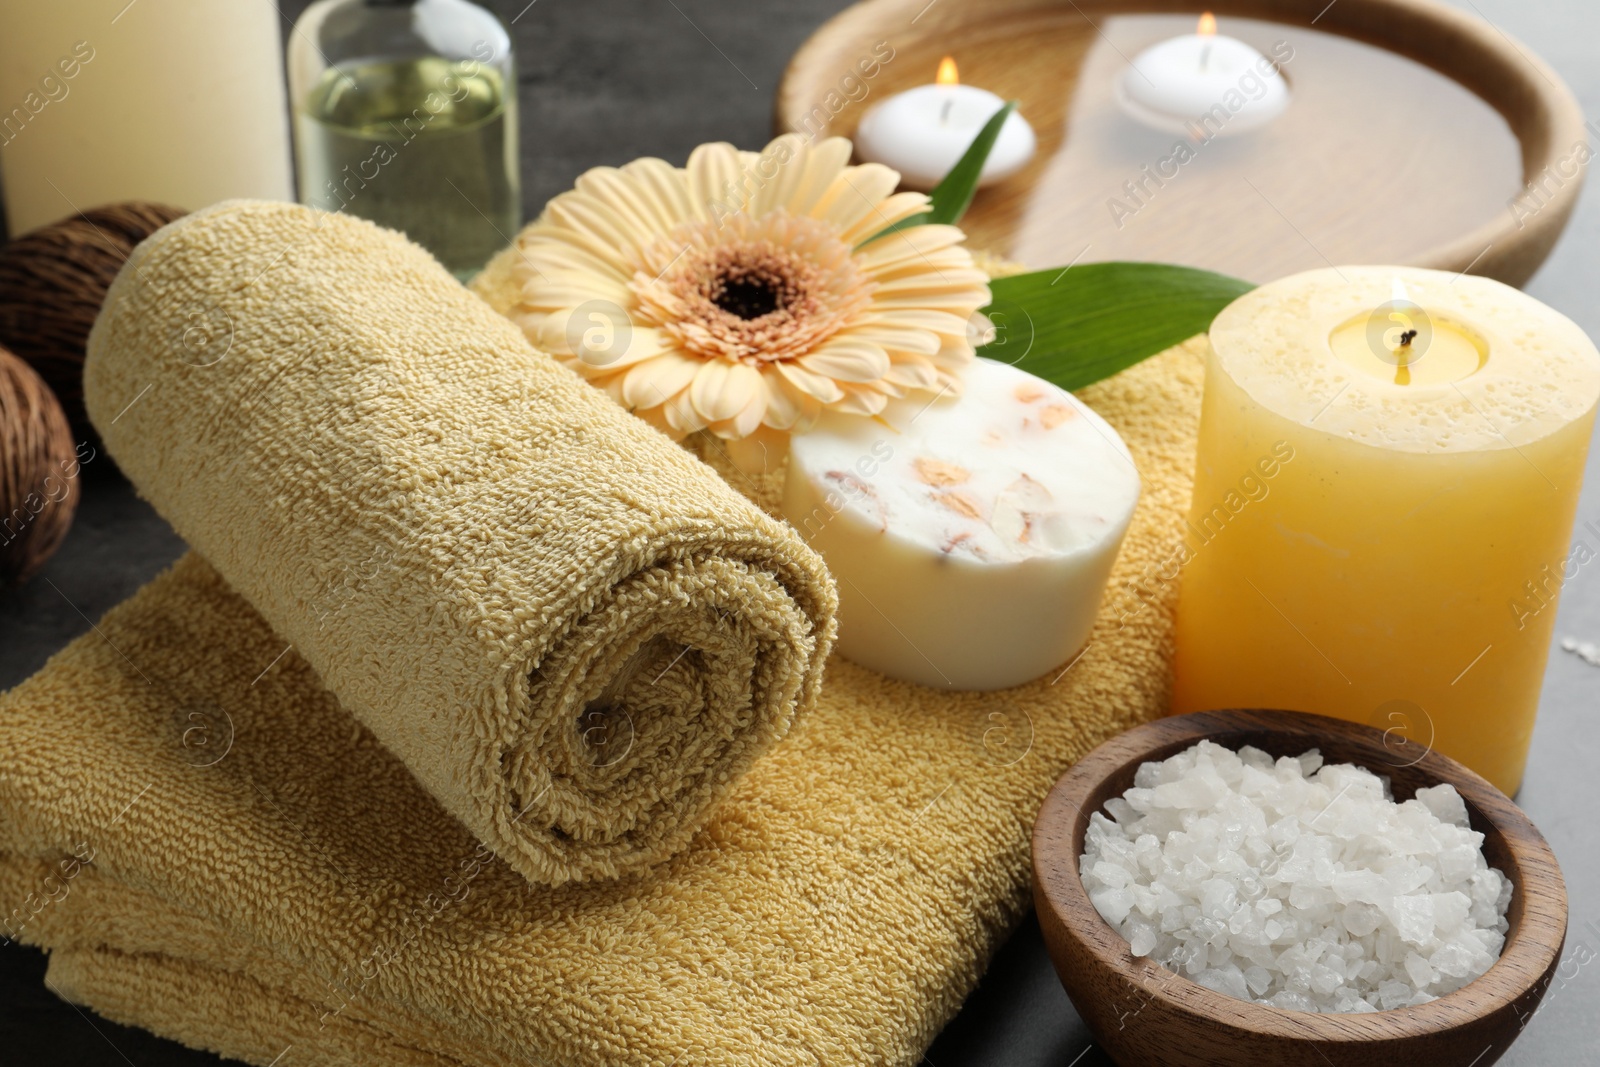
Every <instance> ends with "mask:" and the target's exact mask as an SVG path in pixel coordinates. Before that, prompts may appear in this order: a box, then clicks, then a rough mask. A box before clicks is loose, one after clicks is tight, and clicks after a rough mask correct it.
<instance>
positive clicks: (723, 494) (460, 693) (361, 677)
mask: <svg viewBox="0 0 1600 1067" xmlns="http://www.w3.org/2000/svg"><path fill="white" fill-rule="evenodd" d="M84 378H85V393H86V397H87V401H88V407H89V411H90V414H91V416H92V417H93V418H94V420H95V423H96V425H97V426H98V427H99V428H100V431H101V433H102V434H103V436H104V438H105V441H106V444H107V445H108V446H109V448H110V450H111V452H112V454H113V455H114V456H115V457H116V460H117V462H118V464H120V465H121V467H122V469H123V470H124V471H125V472H127V474H128V476H129V477H130V478H131V479H132V480H133V482H134V484H135V485H137V486H138V487H139V491H140V492H141V494H143V495H144V496H145V497H147V498H148V499H149V500H150V501H151V502H152V503H153V504H154V505H155V507H156V509H157V510H158V511H159V512H160V513H161V514H162V516H163V517H164V518H166V519H167V520H168V521H169V522H170V523H171V524H172V525H173V527H174V528H175V529H176V530H177V531H178V532H179V533H180V534H182V535H183V537H184V539H185V540H187V541H188V542H189V544H190V545H191V546H193V547H194V548H195V549H196V550H197V551H199V552H201V553H202V554H203V555H205V557H206V558H207V559H208V560H209V561H210V562H211V563H212V564H213V565H214V566H215V567H216V568H217V570H218V571H219V572H220V573H221V574H222V575H223V576H224V577H225V578H226V579H227V581H228V584H229V585H231V586H232V587H233V588H234V589H235V590H237V591H238V592H239V593H241V594H242V595H243V596H244V597H245V598H246V599H247V600H249V602H250V603H251V604H252V605H254V607H255V609H256V610H257V611H258V612H259V613H260V614H261V615H262V616H263V617H264V618H265V619H266V620H267V621H268V623H270V624H271V626H272V628H273V630H274V631H275V632H276V633H277V634H278V636H279V637H280V638H281V639H282V640H281V641H280V642H279V643H278V648H277V649H276V650H274V653H273V656H271V657H268V659H267V660H265V661H263V662H262V663H260V664H257V665H256V669H257V671H262V670H266V669H267V668H268V666H269V664H270V663H271V661H272V660H273V659H274V658H276V656H277V654H278V653H279V652H283V651H284V650H285V649H286V648H289V647H290V646H292V647H293V648H294V650H295V651H296V652H297V653H298V654H299V655H300V656H302V657H304V658H305V660H306V661H307V662H308V663H310V664H311V666H312V667H313V668H314V669H315V670H316V672H317V674H318V676H319V677H320V678H321V680H322V682H323V684H324V685H325V686H327V688H328V689H330V690H332V691H333V692H334V693H336V694H337V695H338V697H339V699H340V700H341V701H342V702H343V704H344V706H345V707H346V708H347V709H348V710H349V711H350V712H351V713H352V714H354V715H355V716H356V717H357V718H358V719H360V720H361V721H362V722H363V723H364V724H366V726H367V727H369V728H370V729H371V730H372V732H373V733H374V734H376V735H377V737H378V739H379V741H381V742H382V743H383V744H384V745H385V746H386V747H388V748H389V749H390V751H392V752H394V753H395V754H396V755H398V756H399V757H400V758H401V759H402V760H404V761H405V763H406V765H407V766H408V767H410V768H411V770H412V772H413V773H415V774H416V776H417V777H418V778H419V779H420V780H421V781H422V783H423V784H424V785H425V786H426V787H427V788H428V790H429V791H430V792H431V793H432V794H433V796H434V797H435V798H436V799H437V800H438V801H439V803H440V804H442V805H443V806H444V807H445V808H446V809H447V810H448V811H450V812H451V813H452V814H454V815H455V816H456V817H457V818H458V819H460V820H461V821H462V822H463V823H464V824H465V825H466V826H467V827H468V829H470V830H471V831H472V832H473V833H474V834H475V835H477V837H478V838H479V839H480V840H481V841H484V842H485V843H487V844H488V845H489V846H490V847H491V848H492V849H494V851H495V852H496V853H497V854H498V855H500V856H501V858H503V859H505V860H506V862H508V863H510V864H511V865H512V866H513V867H515V868H516V869H517V870H519V871H521V872H522V873H523V874H524V875H526V876H527V877H528V878H531V879H534V880H536V881H540V882H548V883H552V884H554V883H559V882H563V881H567V880H571V879H585V878H592V877H610V876H615V875H618V874H621V873H624V872H628V871H633V870H637V869H639V868H641V867H643V866H646V865H649V864H652V863H657V862H660V861H661V860H662V859H663V858H665V857H666V856H669V855H671V854H672V853H674V852H677V851H678V850H680V849H681V848H682V847H683V846H684V845H685V844H686V843H687V842H688V840H689V838H690V836H691V835H692V834H693V832H694V830H695V829H696V828H698V826H699V825H700V823H701V821H702V820H703V818H704V816H705V813H706V811H707V809H708V808H709V807H710V806H711V803H712V801H713V800H714V799H715V798H716V797H717V796H719V795H720V794H721V793H722V792H724V791H725V790H726V788H727V787H728V785H729V783H730V782H732V781H733V780H734V779H735V778H737V776H738V775H740V774H742V773H743V772H744V771H745V769H746V768H747V767H748V766H749V765H750V763H751V761H752V759H753V758H754V757H755V756H756V755H758V754H759V753H761V752H762V751H764V750H765V749H767V748H768V747H769V746H770V745H771V744H772V742H773V741H775V740H776V739H777V738H779V737H781V736H782V735H783V734H784V733H786V732H787V731H788V729H789V727H790V724H791V722H792V720H793V718H794V715H795V712H796V710H797V708H798V709H804V708H805V707H808V706H809V705H810V704H812V703H813V702H814V700H815V695H816V690H817V688H818V686H819V683H820V679H821V673H822V663H823V659H824V658H825V655H826V649H827V647H828V644H829V642H830V641H831V640H832V627H833V611H834V602H835V600H834V591H833V586H832V580H831V579H830V578H829V577H828V575H827V573H826V571H825V569H824V568H823V566H822V563H821V560H820V558H819V557H818V556H817V555H816V554H815V553H814V552H812V551H811V550H810V549H808V548H807V547H806V546H805V545H804V543H803V542H801V540H800V539H799V538H798V537H796V536H795V535H794V534H793V532H792V531H791V530H790V529H789V528H788V527H787V526H785V525H784V524H782V523H780V522H775V521H774V520H772V519H771V518H769V517H768V516H767V515H765V514H764V513H762V512H761V511H759V510H758V509H757V508H755V507H752V506H751V505H750V503H749V502H748V501H746V500H745V499H743V498H741V497H740V496H739V495H738V494H736V493H734V492H732V491H730V490H729V488H728V487H727V485H726V484H724V483H723V482H722V481H721V480H720V479H719V478H717V477H716V475H715V474H713V473H712V472H711V471H710V470H708V469H707V468H706V467H705V466H704V465H703V464H701V463H698V462H696V461H695V460H694V459H693V458H691V457H690V456H688V455H686V454H685V453H684V452H683V450H682V449H680V448H676V447H674V446H673V445H672V444H671V443H670V442H668V441H666V440H665V439H664V438H662V437H661V435H659V434H657V433H656V432H655V431H653V430H651V429H649V428H647V427H645V426H643V425H642V424H641V423H640V422H639V421H638V420H637V419H634V418H632V417H631V416H629V415H627V414H626V413H624V412H623V411H622V410H621V409H619V408H618V407H617V406H616V405H615V404H613V403H612V402H611V401H610V400H608V399H606V398H605V397H603V396H601V395H599V394H597V393H596V392H595V390H593V389H591V388H589V387H588V386H586V385H584V384H582V383H581V382H580V381H579V380H578V379H577V377H576V376H575V375H573V374H572V373H571V372H570V371H568V370H565V369H564V368H562V367H560V366H558V365H557V364H556V363H555V362H554V361H553V360H551V359H549V358H548V357H546V356H544V355H543V354H541V353H538V352H535V351H534V350H533V349H532V348H530V347H529V345H528V344H527V342H526V341H525V340H523V338H522V336H521V334H520V333H519V331H518V330H516V329H515V328H514V327H512V326H511V325H510V324H508V323H507V322H506V321H505V320H504V319H502V318H501V317H499V316H498V315H496V314H494V313H493V312H492V311H491V310H490V309H489V308H487V307H485V306H484V304H483V302H482V301H481V300H478V299H477V298H475V297H473V296H472V295H471V294H469V293H468V292H466V291H465V290H464V289H462V288H461V286H460V285H459V284H458V283H456V282H455V281H454V280H453V279H452V278H451V277H450V276H449V275H448V274H447V273H446V272H445V271H444V270H443V268H441V267H440V266H439V265H438V264H437V263H436V262H435V261H434V260H433V259H432V257H430V256H429V255H428V254H427V253H425V252H423V251H422V250H421V249H420V248H418V247H416V246H415V245H413V244H411V243H410V242H408V241H406V240H405V239H404V238H403V237H402V236H400V235H399V234H396V233H393V232H390V231H387V230H382V229H380V228H378V227H376V226H374V225H372V224H371V223H367V222H363V221H361V220H359V219H355V218H352V217H350V216H347V215H327V214H321V213H318V212H314V211H311V210H309V209H307V208H302V207H297V206H295V205H292V204H269V203H249V202H236V203H230V204H224V205H221V206H219V207H216V208H212V209H210V210H207V211H203V212H200V213H198V214H194V215H190V216H188V217H186V218H184V219H182V220H180V221H178V222H176V223H173V224H172V225H170V226H168V227H166V228H165V229H163V230H162V231H160V232H159V233H158V234H156V235H155V236H153V237H151V238H150V239H149V240H147V241H146V242H144V243H143V244H142V245H140V246H139V247H138V249H137V250H136V251H135V252H134V253H133V256H132V257H131V259H130V260H129V262H128V264H127V265H126V266H125V267H124V269H123V270H122V272H121V274H120V275H119V277H118V279H117V281H116V283H115V284H114V285H113V286H112V287H111V291H110V293H109V294H108V295H107V298H106V302H105V306H104V308H103V310H102V312H101V315H100V318H99V320H98V321H97V322H96V325H95V329H94V332H93V334H92V335H91V337H90V339H89V355H88V361H87V363H86V365H85V369H84Z"/></svg>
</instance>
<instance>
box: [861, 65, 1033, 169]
mask: <svg viewBox="0 0 1600 1067" xmlns="http://www.w3.org/2000/svg"><path fill="white" fill-rule="evenodd" d="M1005 103H1006V102H1005V101H1004V100H1002V99H1000V98H999V97H998V96H996V95H995V94H993V93H991V92H990V91H989V90H987V89H979V88H978V87H977V86H975V85H962V84H961V83H960V78H959V75H958V74H957V72H956V63H955V60H953V59H951V58H950V57H949V56H945V57H944V61H943V62H942V63H940V64H939V71H938V74H937V76H936V78H935V81H934V84H932V85H919V86H918V87H917V88H915V89H908V90H906V91H905V92H903V93H896V94H895V95H894V96H891V97H889V99H887V100H885V101H883V102H882V103H881V104H877V105H875V106H874V107H873V108H872V109H871V110H869V111H868V112H867V113H866V114H865V115H863V116H862V117H861V124H860V125H859V126H857V127H856V135H855V146H856V154H857V155H859V156H860V157H861V158H862V159H863V160H865V161H867V162H869V163H882V164H883V165H884V166H886V167H892V168H894V169H895V170H897V171H899V172H900V179H901V181H902V182H903V183H904V184H905V186H906V187H907V188H909V189H923V190H927V189H932V188H933V187H934V186H935V185H937V184H939V181H940V179H942V178H943V177H944V176H945V175H946V174H947V173H949V171H950V168H951V167H953V166H955V165H956V163H957V162H959V161H960V159H961V157H962V156H963V155H965V154H966V151H967V149H968V148H969V147H971V145H972V141H973V138H975V137H977V136H978V132H979V131H980V130H982V129H983V127H984V124H985V123H987V122H988V121H989V120H990V119H991V118H993V117H994V113H995V112H996V111H999V110H1000V109H1001V108H1002V107H1004V106H1005ZM1034 147H1035V140H1034V136H1033V127H1032V126H1030V125H1028V120H1027V119H1025V118H1023V117H1022V115H1021V114H1020V113H1018V112H1016V111H1013V112H1012V113H1011V114H1010V115H1007V116H1006V120H1005V122H1003V123H1001V125H1000V136H999V137H998V138H996V140H995V143H994V148H992V149H991V150H990V152H989V158H988V159H987V160H985V161H984V164H983V170H982V171H980V172H979V176H978V184H979V185H980V186H982V185H988V184H990V183H992V182H997V181H1000V180H1001V179H1003V178H1008V177H1010V176H1011V175H1013V174H1015V173H1016V172H1017V171H1019V170H1021V169H1022V168H1023V167H1024V166H1025V165H1026V164H1027V162H1028V160H1030V159H1032V158H1033V152H1034Z"/></svg>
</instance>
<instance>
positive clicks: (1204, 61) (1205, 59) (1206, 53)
mask: <svg viewBox="0 0 1600 1067" xmlns="http://www.w3.org/2000/svg"><path fill="white" fill-rule="evenodd" d="M1210 62H1211V42H1210V41H1207V42H1206V43H1205V46H1204V47H1203V48H1201V49H1200V69H1201V70H1205V69H1206V66H1207V65H1208V64H1209V63H1210Z"/></svg>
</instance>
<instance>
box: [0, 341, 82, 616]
mask: <svg viewBox="0 0 1600 1067" xmlns="http://www.w3.org/2000/svg"><path fill="white" fill-rule="evenodd" d="M87 447H88V446H85V449H87ZM88 454H89V455H92V453H88ZM81 459H82V457H80V456H79V454H78V450H77V448H76V446H74V444H73V438H72V427H71V426H70V425H68V423H67V416H66V415H65V414H64V413H63V412H62V410H61V405H60V404H59V403H58V402H57V401H56V398H55V396H54V394H52V393H51V392H50V387H49V386H47V385H45V384H44V379H42V378H40V377H39V375H37V374H35V373H34V371H33V369H32V368H31V367H29V366H28V365H27V364H26V363H24V362H22V360H20V359H18V358H17V357H16V356H14V355H12V354H11V353H10V352H7V351H6V350H5V349H3V348H0V586H6V585H17V584H20V583H21V582H23V581H25V580H27V578H28V576H29V575H31V574H32V573H33V572H34V571H36V570H38V569H39V568H40V567H42V566H43V565H44V562H45V560H47V559H49V558H50V556H51V554H52V553H54V552H55V550H56V549H57V548H58V547H60V545H61V539H62V538H64V537H66V536H67V529H68V527H70V526H71V525H72V515H73V512H75V511H76V510H77V509H78V472H79V466H80V461H81Z"/></svg>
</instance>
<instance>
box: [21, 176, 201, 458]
mask: <svg viewBox="0 0 1600 1067" xmlns="http://www.w3.org/2000/svg"><path fill="white" fill-rule="evenodd" d="M184 214H185V212H184V211H182V210H181V209H179V208H175V207H167V206H166V205H164V204H149V203H144V202H141V201H136V200H130V201H128V202H126V203H121V204H108V205H106V206H105V207H98V208H91V209H89V210H88V211H85V212H82V213H80V214H77V215H72V216H70V217H68V218H65V219H62V220H61V221H60V222H53V223H51V224H50V225H48V226H41V227H40V228H39V229H37V230H32V231H30V232H28V233H25V234H23V235H22V236H20V237H18V238H16V239H15V240H13V241H12V242H11V243H10V244H8V245H6V246H5V247H4V248H0V345H4V346H5V347H6V348H9V349H10V350H11V351H12V352H14V353H16V354H17V355H18V356H21V357H22V358H23V359H24V360H26V361H27V363H28V364H29V365H30V366H31V367H33V369H34V370H36V371H38V372H39V374H40V376H41V377H43V378H44V380H45V382H46V384H48V385H49V386H50V388H51V390H53V391H54V392H55V394H56V398H57V399H58V400H60V401H61V406H62V408H63V409H64V410H65V411H66V413H67V418H68V420H69V421H70V422H71V424H72V427H73V429H74V431H75V432H76V433H77V434H78V436H79V438H80V439H89V440H93V439H94V434H93V431H92V430H91V429H90V427H89V419H88V416H87V415H86V414H85V413H84V410H83V351H84V345H85V344H86V343H87V342H88V340H89V327H91V326H93V325H94V317H95V315H97V314H99V312H100V304H101V303H102V302H103V301H104V299H105V295H106V289H107V288H109V287H110V285H111V280H112V279H113V278H115V277H116V276H117V271H118V270H120V269H121V268H122V264H123V262H124V261H126V260H127V258H128V253H129V252H131V251H133V246H134V245H136V244H138V243H139V242H140V241H142V240H144V239H145V238H146V237H148V236H150V234H152V233H154V232H155V231H156V230H159V229H160V228H161V227H163V226H165V225H166V224H167V223H169V222H171V221H172V220H173V219H176V218H181V217H182V216H183V215H184Z"/></svg>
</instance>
